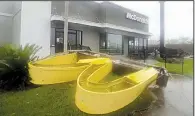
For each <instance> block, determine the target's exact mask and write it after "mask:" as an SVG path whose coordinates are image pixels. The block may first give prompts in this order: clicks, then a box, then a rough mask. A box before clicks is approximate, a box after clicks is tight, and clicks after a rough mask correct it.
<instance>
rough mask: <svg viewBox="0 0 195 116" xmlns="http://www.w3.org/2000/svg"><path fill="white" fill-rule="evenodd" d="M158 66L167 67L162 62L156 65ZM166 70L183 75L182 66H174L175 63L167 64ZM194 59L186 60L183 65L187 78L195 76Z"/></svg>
mask: <svg viewBox="0 0 195 116" xmlns="http://www.w3.org/2000/svg"><path fill="white" fill-rule="evenodd" d="M156 65H158V66H163V67H164V66H165V63H164V62H160V63H158V64H156ZM166 68H167V70H168V71H169V72H170V73H176V74H182V65H181V64H176V63H175V64H174V63H167V64H166ZM193 72H194V70H193V59H185V60H184V65H183V73H184V75H186V76H190V77H192V76H193Z"/></svg>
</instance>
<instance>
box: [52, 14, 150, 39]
mask: <svg viewBox="0 0 195 116" xmlns="http://www.w3.org/2000/svg"><path fill="white" fill-rule="evenodd" d="M51 21H64V17H62V16H59V15H53V16H51ZM68 22H70V23H76V24H81V25H86V26H92V27H99V28H111V29H116V30H121V31H126V32H131V33H138V34H142V35H146V36H151V35H152V33H148V32H144V31H140V30H137V29H132V28H128V27H123V26H118V25H114V24H109V23H96V22H92V21H86V20H81V19H77V18H73V17H69V18H68Z"/></svg>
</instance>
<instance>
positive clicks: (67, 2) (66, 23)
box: [64, 1, 69, 53]
mask: <svg viewBox="0 0 195 116" xmlns="http://www.w3.org/2000/svg"><path fill="white" fill-rule="evenodd" d="M64 3H65V9H64V52H65V53H67V52H68V50H67V48H68V46H67V45H68V9H69V1H64Z"/></svg>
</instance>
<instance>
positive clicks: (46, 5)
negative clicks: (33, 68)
mask: <svg viewBox="0 0 195 116" xmlns="http://www.w3.org/2000/svg"><path fill="white" fill-rule="evenodd" d="M50 16H51V2H49V1H43V2H40V1H23V2H22V10H21V41H20V43H21V45H25V44H27V43H31V44H36V45H39V46H41V47H42V49H41V50H40V51H39V52H38V54H37V55H39V56H40V57H45V56H47V55H49V54H50V29H51V27H50Z"/></svg>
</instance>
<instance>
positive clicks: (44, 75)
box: [29, 53, 158, 114]
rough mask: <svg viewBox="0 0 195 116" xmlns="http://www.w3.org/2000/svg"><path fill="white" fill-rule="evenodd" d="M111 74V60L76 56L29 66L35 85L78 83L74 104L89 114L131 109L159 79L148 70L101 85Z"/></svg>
mask: <svg viewBox="0 0 195 116" xmlns="http://www.w3.org/2000/svg"><path fill="white" fill-rule="evenodd" d="M111 71H112V61H111V60H110V59H109V58H90V59H78V55H77V54H76V53H72V54H67V55H57V56H53V57H49V58H46V59H43V60H40V61H37V62H35V63H29V72H30V75H31V78H32V81H31V82H32V83H34V84H54V83H62V82H69V81H72V80H77V88H76V95H75V103H76V105H77V107H78V108H79V109H80V110H81V111H83V112H86V113H89V114H105V113H110V112H113V111H116V110H118V109H120V108H122V107H124V106H126V105H128V104H129V103H131V102H132V101H134V100H135V99H136V98H137V97H138V96H139V95H140V94H141V92H142V91H143V90H144V89H145V88H146V87H147V86H148V85H149V84H150V83H151V82H153V81H154V80H156V78H157V75H158V72H157V71H156V70H155V69H154V68H146V69H143V70H140V71H138V72H135V73H132V74H128V75H126V76H124V77H121V78H119V79H117V80H114V81H111V82H100V81H101V80H102V79H103V78H105V77H106V75H108V74H109V73H110V72H111Z"/></svg>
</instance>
